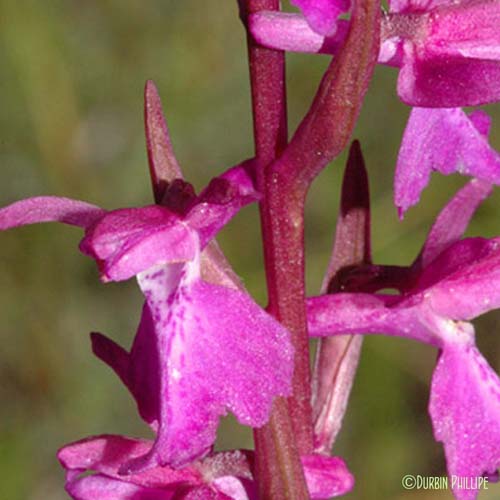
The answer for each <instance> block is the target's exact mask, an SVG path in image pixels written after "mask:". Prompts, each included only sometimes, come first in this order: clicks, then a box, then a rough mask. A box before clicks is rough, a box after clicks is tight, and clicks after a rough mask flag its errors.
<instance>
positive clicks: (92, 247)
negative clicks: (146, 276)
mask: <svg viewBox="0 0 500 500" xmlns="http://www.w3.org/2000/svg"><path fill="white" fill-rule="evenodd" d="M198 245H199V243H198V240H197V237H196V235H195V233H194V231H193V230H191V229H190V228H189V227H188V226H187V224H185V223H184V222H183V221H182V220H181V219H180V218H179V216H177V215H176V214H173V213H172V212H170V211H169V210H168V209H166V208H164V207H161V206H158V205H151V206H148V207H144V208H126V209H120V210H114V211H112V212H109V213H108V214H107V215H106V216H104V217H102V218H101V220H99V221H98V223H97V224H95V225H94V226H93V227H92V228H91V229H90V230H89V231H88V232H87V234H86V236H85V238H84V239H83V240H82V242H81V244H80V249H81V250H82V252H83V253H85V254H87V255H89V256H90V257H92V258H94V259H96V260H97V261H98V262H100V263H101V266H100V267H101V277H102V279H103V280H104V281H108V280H112V281H121V280H125V279H128V278H130V277H132V276H134V275H136V274H138V273H140V272H141V271H145V270H146V269H149V268H150V267H151V266H154V265H156V264H160V263H168V262H179V261H186V260H190V259H192V258H193V257H194V255H195V253H196V252H197V249H198Z"/></svg>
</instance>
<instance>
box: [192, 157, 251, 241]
mask: <svg viewBox="0 0 500 500" xmlns="http://www.w3.org/2000/svg"><path fill="white" fill-rule="evenodd" d="M252 162H253V160H247V161H246V162H243V163H242V164H240V165H237V166H236V167H233V168H230V169H229V170H228V171H226V172H225V173H224V174H223V175H221V176H219V177H216V178H214V179H212V180H211V181H210V183H209V185H208V186H207V187H206V188H205V189H204V190H203V191H202V192H201V193H200V195H199V196H198V199H197V203H196V204H195V205H194V206H193V207H192V208H191V210H190V211H189V212H188V214H187V215H186V219H185V220H186V223H187V224H189V227H191V228H193V229H194V230H196V231H197V232H198V236H199V238H200V247H201V248H202V249H203V248H204V247H205V246H206V245H207V243H208V242H209V241H210V240H211V239H213V238H214V237H215V235H216V234H217V233H218V232H219V231H220V229H221V228H222V227H224V226H225V225H226V224H227V223H228V222H229V221H230V220H231V219H232V218H233V217H234V216H235V215H236V214H237V213H238V212H239V211H240V209H241V208H243V207H244V206H245V205H248V204H249V203H253V202H254V201H256V200H257V199H259V194H258V193H257V192H256V191H255V188H254V186H253V182H252V180H251V178H250V175H249V173H248V170H250V169H251V166H252Z"/></svg>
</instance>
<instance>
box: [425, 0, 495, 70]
mask: <svg viewBox="0 0 500 500" xmlns="http://www.w3.org/2000/svg"><path fill="white" fill-rule="evenodd" d="M499 26H500V3H499V2H498V1H461V2H450V3H449V5H447V6H443V8H441V9H436V10H435V11H434V12H432V13H431V15H430V21H429V28H428V29H429V32H428V35H427V38H426V40H425V41H424V42H423V43H424V44H425V49H426V50H427V51H429V52H432V53H435V54H436V55H456V56H459V57H465V58H470V59H483V60H490V61H500V30H499V29H498V27H499Z"/></svg>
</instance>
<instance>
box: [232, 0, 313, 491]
mask: <svg viewBox="0 0 500 500" xmlns="http://www.w3.org/2000/svg"><path fill="white" fill-rule="evenodd" d="M240 5H241V7H242V13H241V14H242V18H243V22H244V23H245V22H246V17H247V16H248V14H251V13H252V12H256V11H258V10H264V9H265V10H278V9H279V0H245V1H244V2H243V1H242V2H240ZM248 57H249V67H250V82H251V89H252V111H253V120H254V138H255V155H256V159H257V164H258V168H257V170H256V172H255V173H256V182H257V186H258V189H259V190H260V191H261V192H262V193H263V194H264V197H263V201H262V203H261V205H260V214H261V224H262V232H263V242H264V258H265V266H266V276H267V282H268V290H269V292H268V293H269V303H270V307H269V310H270V313H271V314H273V315H274V316H276V317H277V318H278V319H279V320H280V321H282V322H283V323H284V324H285V325H286V326H287V327H288V328H290V331H291V332H292V342H293V343H294V345H295V348H296V352H298V351H297V346H296V340H297V335H294V333H295V332H296V331H297V328H294V326H295V325H294V321H295V320H292V321H290V320H289V317H288V316H287V314H286V312H285V314H284V315H283V314H282V309H281V308H280V307H279V304H281V303H282V302H283V298H284V296H286V297H287V299H286V301H288V302H290V300H292V301H294V300H295V301H296V302H299V307H298V309H299V310H301V309H304V303H303V302H302V303H301V302H300V300H302V301H303V292H302V293H300V290H299V293H298V294H297V295H295V293H296V290H295V288H296V287H294V289H293V290H290V289H288V284H286V286H284V287H283V286H280V284H281V283H278V281H277V280H276V272H275V268H276V264H277V262H278V261H277V259H276V257H275V254H276V252H280V251H281V249H282V248H283V246H281V247H280V246H278V247H277V246H275V240H274V238H270V237H269V235H270V233H271V232H272V229H271V224H272V221H273V220H274V218H275V217H279V216H278V215H277V214H275V213H274V212H273V210H272V206H273V203H272V200H273V199H275V198H276V197H275V194H274V193H275V192H278V193H279V189H278V190H277V191H276V190H275V191H272V193H271V194H270V191H269V189H268V186H269V184H270V183H269V179H268V174H267V172H268V170H269V168H268V167H269V166H270V165H271V163H272V162H273V161H274V160H275V159H276V158H277V157H278V156H279V154H280V153H281V152H282V151H283V149H284V148H285V147H286V144H287V116H286V91H285V59H284V54H283V53H282V52H279V51H274V50H270V49H266V48H263V47H259V46H257V45H256V44H255V43H254V42H253V40H252V39H251V38H248ZM281 243H282V244H283V243H285V246H286V245H287V244H288V243H287V242H283V241H282V242H281ZM299 251H300V253H301V254H302V246H301V247H300V249H299ZM299 276H301V277H302V280H303V273H300V274H299ZM299 281H300V280H299ZM300 288H302V289H303V281H302V284H301V285H300V286H299V289H300ZM301 297H302V299H301ZM301 321H302V323H304V324H305V316H304V317H303V318H302V319H301ZM301 326H302V325H301ZM302 335H303V333H302ZM307 375H308V376H307V378H306V379H305V380H304V384H307V386H309V367H307ZM296 379H297V368H296V369H295V376H294V380H296ZM295 385H296V384H294V390H295ZM306 398H307V401H306V402H307V405H308V406H309V404H310V403H309V399H308V398H309V396H306ZM288 408H289V407H288V405H287V402H286V400H284V399H282V398H280V399H278V400H276V401H275V403H274V405H273V411H272V414H271V417H270V420H269V422H268V424H267V425H265V426H264V427H262V428H261V429H255V431H254V439H255V449H256V472H257V480H258V484H259V496H260V498H273V499H281V498H282V499H297V500H299V499H306V498H309V494H308V491H307V486H306V483H305V478H304V474H303V471H302V465H301V462H300V455H299V449H298V447H297V445H296V439H295V437H296V428H295V427H294V426H293V425H292V421H291V419H290V415H289V409H288ZM310 423H311V419H310V410H309V420H308V424H309V426H310ZM299 427H300V426H299ZM310 436H312V434H310ZM311 442H312V440H311ZM300 451H302V450H300Z"/></svg>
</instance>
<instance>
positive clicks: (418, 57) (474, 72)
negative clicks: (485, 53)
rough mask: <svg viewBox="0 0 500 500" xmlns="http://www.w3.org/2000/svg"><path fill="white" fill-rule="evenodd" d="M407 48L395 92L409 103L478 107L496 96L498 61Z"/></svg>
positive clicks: (498, 91) (499, 79)
mask: <svg viewBox="0 0 500 500" xmlns="http://www.w3.org/2000/svg"><path fill="white" fill-rule="evenodd" d="M409 46H410V44H408V45H407V46H406V47H407V53H406V55H405V57H404V61H403V66H402V68H401V71H400V72H399V78H398V95H399V97H400V98H401V100H402V101H403V102H405V103H406V104H408V105H410V106H420V107H428V108H435V107H437V108H440V107H447V108H451V107H458V106H479V105H481V104H487V103H493V102H496V101H498V100H499V99H500V61H491V60H488V59H480V58H466V57H463V56H459V55H447V54H445V55H443V54H435V53H431V52H426V51H425V50H424V49H418V50H416V49H415V48H414V47H413V48H409Z"/></svg>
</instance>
